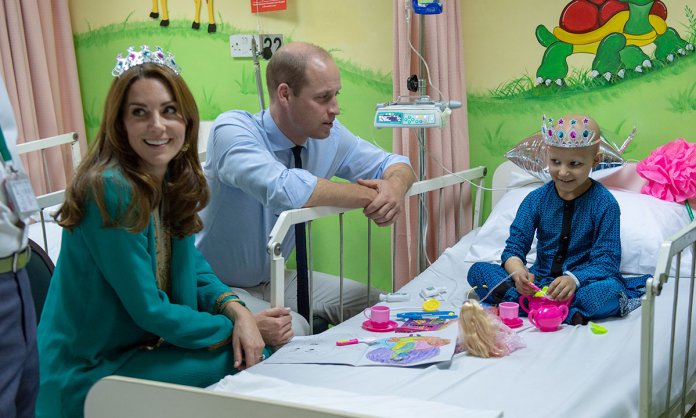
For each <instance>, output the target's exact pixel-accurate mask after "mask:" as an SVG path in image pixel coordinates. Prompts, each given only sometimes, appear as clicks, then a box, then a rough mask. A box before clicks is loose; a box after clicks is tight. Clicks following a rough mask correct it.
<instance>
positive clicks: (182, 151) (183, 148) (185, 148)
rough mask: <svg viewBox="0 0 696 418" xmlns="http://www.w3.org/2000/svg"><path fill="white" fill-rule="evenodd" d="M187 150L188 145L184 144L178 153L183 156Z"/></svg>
mask: <svg viewBox="0 0 696 418" xmlns="http://www.w3.org/2000/svg"><path fill="white" fill-rule="evenodd" d="M188 150H189V144H184V146H183V147H181V151H180V152H181V153H182V154H183V153H185V152H186V151H188Z"/></svg>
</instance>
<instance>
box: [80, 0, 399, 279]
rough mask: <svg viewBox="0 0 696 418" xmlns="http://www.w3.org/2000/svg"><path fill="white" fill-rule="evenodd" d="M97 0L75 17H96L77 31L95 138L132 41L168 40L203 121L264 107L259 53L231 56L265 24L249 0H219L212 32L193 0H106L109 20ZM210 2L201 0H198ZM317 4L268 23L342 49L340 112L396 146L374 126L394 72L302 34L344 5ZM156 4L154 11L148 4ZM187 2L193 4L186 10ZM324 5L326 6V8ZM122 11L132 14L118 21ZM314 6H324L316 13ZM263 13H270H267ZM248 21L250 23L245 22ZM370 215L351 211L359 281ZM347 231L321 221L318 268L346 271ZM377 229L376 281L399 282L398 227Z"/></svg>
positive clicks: (90, 133) (361, 130) (339, 26)
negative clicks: (196, 15) (200, 23)
mask: <svg viewBox="0 0 696 418" xmlns="http://www.w3.org/2000/svg"><path fill="white" fill-rule="evenodd" d="M90 1H93V0H73V4H72V5H71V13H73V14H74V16H73V20H74V21H77V22H84V21H87V22H88V23H90V24H87V25H84V27H85V29H83V30H82V31H78V32H77V33H75V34H74V41H75V50H76V55H77V64H78V72H79V78H80V88H81V94H82V102H83V107H84V112H85V124H86V129H87V137H88V141H89V140H91V139H92V138H94V136H95V135H96V132H97V129H98V127H99V123H100V121H101V117H102V111H103V103H104V97H105V96H106V92H107V90H108V88H109V85H110V84H111V82H112V80H113V77H112V76H111V70H112V68H113V67H114V65H115V57H116V55H117V54H118V53H125V51H126V48H128V46H133V47H135V48H139V47H140V46H141V45H144V44H145V45H150V46H151V47H152V48H154V47H155V46H161V47H162V49H164V50H165V51H171V52H173V53H174V55H175V57H176V61H177V63H178V64H179V65H180V66H181V68H182V72H181V74H182V76H183V77H184V78H185V80H186V83H187V84H188V86H189V88H190V89H191V91H192V93H193V95H194V97H195V98H196V102H197V104H198V109H199V112H200V115H201V119H202V120H207V121H211V120H213V119H215V118H216V117H217V116H218V115H219V114H220V113H222V112H224V111H226V110H229V109H242V110H247V111H249V112H252V113H255V112H257V111H259V99H258V95H257V89H256V82H255V72H254V64H253V62H252V60H251V58H232V57H231V56H230V39H229V38H230V35H232V34H240V33H241V34H243V33H253V32H254V30H253V29H250V28H253V27H255V26H256V24H257V17H256V16H254V15H253V14H252V13H251V12H250V11H249V10H250V7H249V0H229V1H228V2H227V3H225V4H224V5H223V4H222V3H220V2H219V3H218V4H217V5H216V6H217V9H218V10H216V12H217V13H218V16H217V17H218V19H217V20H216V24H217V28H216V30H215V31H214V32H212V33H206V32H205V31H204V30H198V31H196V30H191V29H190V28H191V26H192V25H191V20H189V16H190V15H189V12H191V10H190V8H189V6H190V4H191V1H190V0H180V1H177V2H174V1H171V0H170V1H169V2H168V4H167V2H166V1H161V2H160V3H159V4H158V3H156V2H155V1H154V0H153V1H152V2H150V1H149V0H148V1H144V0H137V1H136V0H122V1H120V2H109V3H104V8H111V9H110V10H109V11H108V12H106V15H107V16H112V19H113V20H114V21H112V22H109V23H106V24H104V23H99V24H97V23H94V24H92V23H91V22H94V21H97V19H98V18H101V16H103V15H104V12H103V10H99V11H100V12H102V13H100V14H99V15H97V14H94V15H89V14H87V12H88V11H89V10H91V9H90V8H88V7H85V6H84V4H88V3H89V2H90ZM202 1H203V0H201V1H197V2H196V6H198V5H199V4H200V3H201V2H202ZM315 3H316V4H313V5H309V4H307V5H305V3H304V2H302V4H296V5H293V6H292V7H291V8H290V10H287V11H281V12H272V14H271V17H272V19H271V18H270V17H269V18H266V19H267V22H268V27H267V28H266V30H267V31H268V33H282V34H284V35H285V38H284V42H291V41H293V39H295V40H304V41H309V42H316V43H319V44H320V45H323V46H324V47H325V48H327V49H328V50H330V51H332V52H334V53H335V55H336V56H337V58H336V62H337V64H338V66H339V68H340V69H341V82H342V89H341V96H340V106H341V115H340V116H339V118H340V120H341V122H342V123H344V124H345V125H346V126H349V127H350V129H351V130H352V131H353V132H354V133H356V134H357V135H360V136H361V137H363V138H365V139H366V140H368V141H371V142H374V143H376V144H378V145H379V146H380V147H382V148H385V149H387V150H391V133H392V131H391V130H376V129H374V128H373V126H372V118H373V117H374V109H375V103H380V102H384V101H386V100H388V99H389V98H391V97H392V85H391V74H389V73H384V72H382V71H378V70H375V69H374V68H372V67H370V66H369V65H359V64H356V61H353V60H350V59H346V58H340V57H341V56H343V57H345V56H346V54H345V53H343V51H342V50H341V49H340V47H338V46H335V44H336V41H334V40H328V41H327V40H326V39H324V38H322V37H321V36H312V37H311V38H309V37H307V35H305V38H297V37H295V36H296V35H295V34H296V33H298V32H300V30H301V29H302V28H303V27H304V26H317V25H320V24H321V22H316V20H312V19H324V17H325V16H326V15H327V13H328V11H329V10H331V9H332V8H334V9H335V8H336V7H339V6H337V3H336V2H334V1H332V2H326V3H324V2H323V0H322V1H321V2H315ZM212 4H213V0H210V1H209V3H208V6H209V7H210V8H211V9H209V10H212ZM175 5H176V6H175ZM150 6H152V10H148V9H149V8H150ZM167 6H169V9H167ZM181 6H186V7H185V8H184V10H182V9H181ZM175 7H176V9H175ZM376 7H377V8H378V9H381V11H380V14H381V16H387V17H389V19H390V18H391V15H390V14H389V13H390V11H391V9H390V8H391V6H390V5H388V4H386V3H385V6H382V5H379V6H376ZM225 8H227V9H225ZM102 9H103V8H102ZM310 9H311V10H310ZM323 9H326V13H325V12H324V10H323ZM196 10H198V9H196ZM150 11H152V12H153V13H158V15H157V17H161V18H162V19H165V20H169V25H168V26H159V25H157V24H155V22H154V21H152V20H151V19H150V18H149V17H148V13H149V12H150ZM119 13H120V15H124V16H125V18H120V20H118V19H119V17H118V16H119ZM312 13H316V17H314V16H315V15H314V14H312ZM167 18H168V19H167ZM204 18H205V17H204ZM209 18H211V24H212V11H209ZM260 19H264V16H262V17H261V18H260ZM303 19H304V20H303ZM361 19H363V18H362V17H361V16H360V15H359V14H357V13H356V14H355V15H350V14H346V16H344V17H342V19H341V21H340V22H335V23H332V25H333V26H334V27H336V30H337V31H338V32H341V33H348V31H349V30H351V28H353V27H354V26H355V24H356V22H359V21H361ZM244 22H246V23H244ZM243 24H244V25H245V26H242V25H243ZM194 28H195V22H194ZM209 31H210V29H209ZM387 44H391V42H390V41H389V42H387ZM374 47H375V48H380V49H379V51H380V52H382V51H383V50H382V49H381V48H382V47H383V45H377V44H375V46H374ZM370 48H372V46H369V45H368V46H366V47H364V48H363V49H362V50H361V51H362V52H361V53H362V54H367V53H370ZM266 65H267V61H265V60H262V61H261V64H260V67H261V71H262V76H265V67H266ZM264 90H265V89H264ZM265 99H266V105H268V92H267V91H265ZM364 219H365V218H364V216H363V215H362V213H361V212H359V211H355V212H351V213H348V214H346V215H345V218H344V220H345V222H346V223H351V224H352V225H351V228H350V231H346V233H345V239H346V242H345V245H346V247H345V253H346V255H349V254H353V257H355V258H357V259H358V260H357V261H355V262H351V263H346V266H345V271H344V273H345V276H346V277H350V278H354V279H357V280H364V278H365V276H366V272H367V262H366V261H365V257H363V255H364V254H365V251H364V248H367V242H366V238H365V237H366V236H367V232H366V230H367V223H366V222H365V220H364ZM353 225H355V228H353ZM347 229H348V228H347ZM339 233H340V232H339V224H338V222H337V221H336V219H328V220H326V221H318V222H316V223H315V224H313V227H312V234H313V240H314V241H313V245H314V248H317V249H321V251H316V254H315V256H316V257H315V258H314V260H315V267H316V268H317V269H318V270H320V271H324V272H327V273H330V274H338V266H339V263H338V255H339V254H340V251H339V247H338V245H339V242H338V240H337V239H335V237H337V236H338V235H339ZM372 234H373V239H374V240H375V241H374V242H373V246H374V249H373V250H372V252H373V254H372V255H373V257H374V258H373V260H384V261H383V262H380V263H377V262H373V264H372V274H373V276H372V278H373V282H372V283H373V285H375V286H376V287H379V288H382V289H388V288H389V286H390V283H391V271H390V268H391V265H390V260H391V256H390V252H389V251H390V243H391V237H390V229H388V228H372Z"/></svg>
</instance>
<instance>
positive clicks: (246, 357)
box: [224, 302, 265, 370]
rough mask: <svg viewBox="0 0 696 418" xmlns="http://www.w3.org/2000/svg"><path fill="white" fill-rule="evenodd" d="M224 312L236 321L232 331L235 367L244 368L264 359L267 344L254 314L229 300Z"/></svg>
mask: <svg viewBox="0 0 696 418" xmlns="http://www.w3.org/2000/svg"><path fill="white" fill-rule="evenodd" d="M224 314H225V315H226V316H227V317H228V318H230V319H232V321H234V330H233V331H232V350H233V352H234V367H235V368H236V369H239V370H244V369H246V368H249V367H251V366H253V365H255V364H256V363H259V362H261V361H263V360H264V359H265V356H264V355H263V348H264V346H265V344H264V342H263V338H262V337H261V333H260V332H259V329H258V327H257V326H256V319H254V315H252V313H251V312H249V310H248V309H247V308H245V307H244V306H242V305H241V304H239V303H237V302H229V303H228V304H227V305H226V306H225V310H224Z"/></svg>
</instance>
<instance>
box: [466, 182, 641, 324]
mask: <svg viewBox="0 0 696 418" xmlns="http://www.w3.org/2000/svg"><path fill="white" fill-rule="evenodd" d="M591 181H592V185H591V186H590V188H589V189H588V190H587V191H586V192H585V193H583V194H582V195H581V196H579V197H577V198H575V199H574V200H569V201H566V200H563V199H562V198H561V197H560V196H558V193H557V192H556V187H555V185H554V182H553V181H550V182H548V183H546V184H545V185H543V186H541V187H539V188H538V189H536V190H534V191H532V192H531V193H529V195H527V197H526V198H525V199H524V200H523V201H522V204H521V205H520V207H519V209H518V211H517V215H516V216H515V220H514V221H513V222H512V224H511V225H510V237H509V238H508V240H507V241H506V246H505V250H504V251H503V253H502V256H501V261H502V263H503V265H504V264H505V262H506V261H507V260H508V259H509V258H510V257H513V256H515V257H518V258H519V259H520V260H522V261H523V262H524V263H525V264H526V263H527V261H526V256H527V253H529V250H530V249H531V245H532V241H533V239H534V236H535V234H536V237H537V258H536V261H535V262H534V265H532V267H531V268H530V269H529V270H530V271H531V272H532V273H533V274H534V276H535V277H536V280H535V283H536V284H537V285H538V286H539V287H543V286H546V285H549V284H551V282H552V281H553V280H554V279H555V278H556V277H558V276H562V275H570V276H574V277H575V278H576V279H577V281H578V282H579V283H580V285H579V286H578V289H577V290H576V293H575V299H574V300H573V302H572V303H571V305H570V306H569V308H570V309H569V313H568V317H567V319H566V322H569V321H570V319H571V318H572V317H573V315H574V314H575V313H577V312H579V313H580V314H582V315H583V316H584V317H585V318H587V319H599V318H606V317H608V316H615V315H621V316H624V315H626V314H628V312H630V311H631V310H633V309H635V308H637V307H638V306H640V299H639V298H640V297H641V296H642V295H643V293H644V292H645V281H646V280H647V278H648V277H650V276H649V275H644V276H639V277H630V278H624V277H622V276H621V274H620V273H619V266H620V265H621V238H620V216H621V211H620V209H619V204H618V203H617V202H616V199H614V196H612V195H611V193H610V192H609V191H608V190H607V189H606V188H605V187H604V186H602V185H601V184H599V183H597V182H596V181H594V180H591ZM506 276H507V272H506V271H505V270H504V269H503V268H502V267H501V266H499V265H497V264H489V263H482V262H480V263H475V264H474V265H473V266H472V267H471V269H470V270H469V274H468V277H467V280H468V281H469V284H471V286H472V287H473V286H478V287H477V288H476V293H477V294H478V295H479V297H481V298H482V297H484V296H486V294H487V293H488V290H489V289H492V288H493V287H494V286H495V285H497V284H498V283H500V281H501V280H503V279H504V278H505V277H506ZM483 285H485V286H486V287H487V288H484V286H483ZM519 297H520V294H519V293H518V292H517V290H516V289H515V287H514V286H512V287H511V288H510V289H509V290H507V292H506V293H505V294H504V297H503V298H504V299H505V300H509V301H517V299H518V298H519ZM487 301H489V300H487Z"/></svg>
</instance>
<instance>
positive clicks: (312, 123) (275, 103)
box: [196, 42, 415, 344]
mask: <svg viewBox="0 0 696 418" xmlns="http://www.w3.org/2000/svg"><path fill="white" fill-rule="evenodd" d="M266 84H267V87H268V92H269V97H270V108H269V109H268V110H263V111H261V112H259V113H257V114H255V115H252V114H250V113H247V112H243V111H230V112H226V113H223V114H222V115H220V116H219V117H218V118H217V119H216V121H215V123H214V125H213V127H212V129H211V134H210V138H209V141H208V148H207V159H206V162H205V164H204V166H203V169H204V172H205V175H206V177H207V179H208V184H209V186H210V189H211V200H210V204H209V205H208V206H207V207H206V208H205V209H204V210H203V211H202V212H201V217H202V219H203V224H204V228H203V231H202V232H201V233H199V234H198V236H197V239H196V245H197V246H198V248H199V250H200V251H201V252H202V253H203V255H204V256H205V257H206V258H207V259H208V261H209V263H210V265H211V266H212V267H213V270H214V271H215V273H216V274H217V275H218V277H220V279H221V280H222V281H224V282H226V283H227V284H229V285H231V286H233V287H234V288H235V290H236V291H238V294H239V296H240V298H241V299H243V300H244V301H245V302H246V303H247V306H249V307H250V309H252V311H254V312H259V313H258V314H257V323H258V325H259V329H260V330H261V333H262V335H264V338H265V339H266V342H267V343H269V344H278V343H283V342H286V341H287V338H289V335H288V334H287V333H285V332H284V331H278V329H281V330H283V329H286V328H284V326H285V324H288V326H289V323H290V316H289V315H290V313H289V312H287V311H279V310H264V308H266V307H268V306H269V304H268V301H269V300H270V283H269V280H270V260H269V256H268V254H267V252H266V244H267V240H268V236H269V234H270V231H271V229H272V228H273V225H274V224H275V222H276V220H277V219H278V216H279V215H280V213H281V212H282V211H284V210H288V209H297V208H302V207H311V206H340V207H346V208H358V207H361V208H364V209H363V212H364V214H365V215H366V216H367V217H369V218H370V219H372V220H374V221H375V223H377V225H380V226H386V225H390V224H392V223H394V221H395V220H396V218H397V216H398V215H399V213H400V212H401V211H402V208H403V203H404V194H405V193H406V191H407V190H408V189H409V187H410V186H411V184H412V183H413V181H414V180H415V176H414V174H413V170H412V168H411V166H410V164H409V161H408V159H407V158H406V157H404V156H399V155H394V154H390V153H387V152H385V151H383V150H381V149H380V148H378V147H376V146H374V145H372V144H370V143H368V142H367V141H364V140H363V139H361V138H359V137H357V136H355V135H353V134H352V133H350V131H348V129H346V128H345V127H344V126H343V125H342V124H341V123H340V122H339V121H338V120H337V119H336V116H337V115H338V114H339V106H338V101H337V99H336V96H337V95H338V93H339V91H340V89H341V80H340V75H339V70H338V66H337V65H336V63H335V62H334V61H333V59H332V58H331V56H330V55H329V53H328V52H327V51H325V50H324V49H322V48H320V47H317V46H315V45H311V44H306V43H299V42H297V43H290V44H288V45H285V46H283V47H282V48H280V49H279V50H278V51H277V52H276V53H275V54H274V55H273V58H271V60H270V61H269V63H268V67H267V70H266ZM295 146H301V147H302V149H301V158H302V167H303V168H302V169H298V168H294V167H295V165H294V161H293V152H292V149H293V148H294V147H295ZM334 176H337V177H340V178H343V179H346V180H349V181H351V182H354V183H339V182H334V181H331V180H330V179H331V178H332V177H334ZM294 239H295V237H294V232H293V231H291V232H290V233H289V234H288V235H287V237H286V239H285V242H284V243H283V246H282V248H283V255H284V256H286V257H287V255H288V254H289V253H290V252H291V251H292V249H293V248H294V243H295V240H294ZM318 276H321V275H318V274H316V273H315V275H314V277H315V278H316V279H317V280H314V289H313V293H314V300H313V307H314V312H315V315H317V316H319V317H321V318H324V319H325V320H327V321H328V322H330V323H334V324H335V323H337V322H338V320H339V312H338V298H339V295H338V281H337V280H335V278H329V277H326V276H325V275H324V276H322V277H318ZM345 282H346V283H344V309H345V314H346V315H347V316H346V317H349V316H352V315H354V314H355V313H357V312H359V310H361V309H362V308H364V305H365V302H366V301H365V295H366V293H367V292H366V289H365V286H363V285H361V284H358V283H356V282H353V281H350V280H346V281H345ZM296 287H297V283H296V276H295V274H294V272H288V273H287V274H286V285H285V299H286V300H285V303H286V306H289V307H291V308H292V310H293V311H296V310H297V308H296V306H297V301H296V296H297V295H296ZM292 316H293V330H294V332H295V333H297V334H306V333H308V326H307V323H306V321H305V320H304V319H303V318H302V317H300V316H299V315H297V314H295V313H294V312H293V313H292ZM279 334H282V336H281V335H279ZM269 340H270V341H269Z"/></svg>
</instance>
